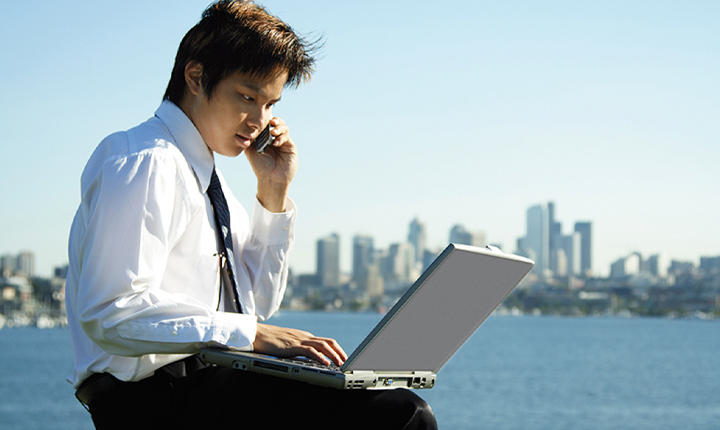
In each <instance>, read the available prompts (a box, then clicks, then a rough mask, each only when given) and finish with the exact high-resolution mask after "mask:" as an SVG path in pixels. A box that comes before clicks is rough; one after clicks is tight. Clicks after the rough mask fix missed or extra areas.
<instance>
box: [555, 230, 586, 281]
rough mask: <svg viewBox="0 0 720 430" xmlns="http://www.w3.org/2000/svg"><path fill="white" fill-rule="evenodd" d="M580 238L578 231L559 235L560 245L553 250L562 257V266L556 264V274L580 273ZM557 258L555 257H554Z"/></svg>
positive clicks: (569, 274)
mask: <svg viewBox="0 0 720 430" xmlns="http://www.w3.org/2000/svg"><path fill="white" fill-rule="evenodd" d="M581 240H582V237H581V236H580V233H578V232H573V233H571V234H569V235H567V236H560V243H559V245H560V247H559V248H558V250H557V251H556V252H555V254H556V255H559V254H562V255H563V257H564V263H565V265H564V267H563V268H562V269H564V270H560V269H561V267H560V265H559V264H558V265H557V267H556V269H555V274H556V275H558V276H578V275H580V274H581V269H580V263H581V256H580V252H581V248H582V246H581ZM556 258H557V257H556Z"/></svg>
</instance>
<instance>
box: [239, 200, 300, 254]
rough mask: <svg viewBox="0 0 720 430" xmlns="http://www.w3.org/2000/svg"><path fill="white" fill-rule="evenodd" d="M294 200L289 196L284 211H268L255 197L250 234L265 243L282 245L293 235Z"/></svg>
mask: <svg viewBox="0 0 720 430" xmlns="http://www.w3.org/2000/svg"><path fill="white" fill-rule="evenodd" d="M296 212H297V210H296V207H295V202H293V201H292V200H291V199H290V198H288V199H287V202H286V210H285V212H280V213H275V212H270V211H268V210H267V209H265V208H264V207H263V205H262V204H260V201H259V200H258V199H257V198H256V199H255V208H254V209H253V214H252V221H251V222H250V226H251V227H250V231H251V232H252V235H253V236H254V237H255V238H256V239H258V240H259V241H261V242H262V243H265V244H267V245H282V244H284V243H287V242H288V241H289V240H290V239H292V238H293V237H294V236H295V214H296Z"/></svg>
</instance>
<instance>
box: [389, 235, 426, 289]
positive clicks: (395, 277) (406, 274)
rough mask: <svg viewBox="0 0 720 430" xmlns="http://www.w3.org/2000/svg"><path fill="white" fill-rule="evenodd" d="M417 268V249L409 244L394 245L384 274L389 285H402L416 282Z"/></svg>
mask: <svg viewBox="0 0 720 430" xmlns="http://www.w3.org/2000/svg"><path fill="white" fill-rule="evenodd" d="M417 268H418V265H417V264H416V262H415V247H414V246H413V245H412V244H411V243H409V242H403V243H394V244H392V245H390V248H389V249H388V253H387V256H386V257H385V264H384V265H383V268H382V269H383V270H382V274H383V278H385V280H386V281H388V283H396V284H398V285H402V284H405V283H407V282H412V281H414V280H415V278H416V277H417V275H418V273H417Z"/></svg>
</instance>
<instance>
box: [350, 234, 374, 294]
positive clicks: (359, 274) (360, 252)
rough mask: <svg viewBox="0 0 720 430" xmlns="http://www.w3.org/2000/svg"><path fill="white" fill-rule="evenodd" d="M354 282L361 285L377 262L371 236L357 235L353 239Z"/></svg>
mask: <svg viewBox="0 0 720 430" xmlns="http://www.w3.org/2000/svg"><path fill="white" fill-rule="evenodd" d="M352 255H353V257H352V258H353V268H352V277H353V281H355V282H356V283H358V284H360V283H362V282H364V281H365V280H366V278H367V275H368V268H369V267H370V266H371V265H372V264H373V262H374V261H375V246H374V244H373V238H372V237H371V236H365V235H356V236H355V237H353V254H352Z"/></svg>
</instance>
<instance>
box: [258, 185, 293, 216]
mask: <svg viewBox="0 0 720 430" xmlns="http://www.w3.org/2000/svg"><path fill="white" fill-rule="evenodd" d="M288 190H289V187H288V186H287V185H278V184H269V185H261V184H258V191H257V199H258V201H259V202H260V204H261V205H262V206H263V207H264V208H265V209H267V210H268V211H269V212H274V213H281V212H285V211H286V210H287V197H288Z"/></svg>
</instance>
